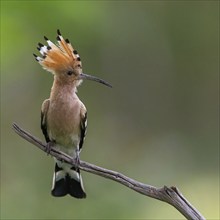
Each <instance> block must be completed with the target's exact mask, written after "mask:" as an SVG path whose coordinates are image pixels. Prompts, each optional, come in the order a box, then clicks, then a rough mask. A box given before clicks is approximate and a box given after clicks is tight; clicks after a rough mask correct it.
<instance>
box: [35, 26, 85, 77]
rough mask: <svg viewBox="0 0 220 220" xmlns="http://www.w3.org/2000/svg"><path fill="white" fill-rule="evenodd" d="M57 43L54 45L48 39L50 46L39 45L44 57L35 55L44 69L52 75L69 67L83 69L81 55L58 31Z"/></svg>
mask: <svg viewBox="0 0 220 220" xmlns="http://www.w3.org/2000/svg"><path fill="white" fill-rule="evenodd" d="M57 34H58V35H57V42H58V44H57V45H56V44H54V43H53V42H52V41H50V40H49V39H48V38H47V37H44V39H45V40H46V41H47V44H48V46H45V45H43V44H41V43H38V46H39V47H37V49H38V50H39V51H40V53H41V55H42V57H40V56H37V55H36V54H34V56H35V59H36V60H37V61H38V62H39V63H40V64H41V65H42V67H43V68H44V69H46V70H48V71H50V72H52V73H54V72H59V71H62V70H65V69H68V67H69V66H72V67H73V68H77V67H78V68H82V63H81V59H80V56H79V54H78V53H77V51H76V50H75V49H74V48H73V47H72V45H71V43H70V42H69V40H68V39H65V40H64V38H63V37H62V35H61V33H60V31H59V30H57Z"/></svg>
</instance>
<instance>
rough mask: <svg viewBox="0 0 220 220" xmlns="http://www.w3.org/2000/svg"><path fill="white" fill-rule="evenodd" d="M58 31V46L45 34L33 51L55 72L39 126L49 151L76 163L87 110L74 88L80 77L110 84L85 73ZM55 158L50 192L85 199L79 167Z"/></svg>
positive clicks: (85, 123)
mask: <svg viewBox="0 0 220 220" xmlns="http://www.w3.org/2000/svg"><path fill="white" fill-rule="evenodd" d="M57 34H58V36H57V41H58V44H57V45H56V44H54V43H52V42H51V41H50V40H49V39H48V38H47V37H44V39H45V40H46V41H47V44H48V46H45V45H43V44H41V43H39V44H38V46H39V47H37V49H38V50H39V51H40V53H41V55H42V57H40V56H37V55H35V54H34V56H35V59H36V60H37V61H38V62H39V63H40V65H41V66H42V67H43V68H44V69H46V70H47V71H49V72H51V73H52V74H53V75H54V81H53V86H52V88H51V93H50V98H49V99H46V100H45V101H44V102H43V104H42V108H41V129H42V132H43V134H44V136H45V139H46V142H47V146H48V151H49V150H50V149H51V146H53V147H55V148H56V149H58V150H61V151H63V152H64V153H66V154H68V155H70V156H71V157H72V158H73V159H74V160H76V162H78V163H79V153H80V151H81V149H82V146H83V142H84V138H85V134H86V128H87V111H86V107H85V105H84V104H83V103H82V102H81V101H80V99H79V98H78V96H77V94H76V92H77V87H78V86H79V85H80V84H81V82H82V80H83V79H88V80H93V81H96V82H99V83H102V84H104V85H106V86H109V87H111V85H110V84H109V83H107V82H105V81H104V80H101V79H99V78H97V77H94V76H91V75H87V74H84V73H83V72H82V63H81V59H80V56H79V54H78V53H77V51H76V50H75V49H74V48H73V47H72V45H71V44H70V42H69V40H68V39H66V40H64V38H63V37H62V35H61V33H60V31H59V30H57ZM54 159H55V172H54V175H53V184H52V189H51V194H52V195H53V196H56V197H60V196H65V195H67V194H69V195H71V196H73V197H76V198H85V197H86V193H85V190H84V187H83V182H82V178H81V175H80V170H79V168H78V167H77V166H76V167H75V166H72V165H70V164H67V163H64V162H62V161H60V160H57V159H56V158H54Z"/></svg>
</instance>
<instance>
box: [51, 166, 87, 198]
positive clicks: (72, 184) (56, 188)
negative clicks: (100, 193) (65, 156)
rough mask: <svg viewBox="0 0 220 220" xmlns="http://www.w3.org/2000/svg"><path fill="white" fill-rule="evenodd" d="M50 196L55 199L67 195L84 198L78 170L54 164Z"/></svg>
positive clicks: (84, 194)
mask: <svg viewBox="0 0 220 220" xmlns="http://www.w3.org/2000/svg"><path fill="white" fill-rule="evenodd" d="M61 164H62V165H61ZM51 194H52V195H53V196H55V197H61V196H65V195H67V194H69V195H71V196H73V197H75V198H79V199H81V198H86V193H85V191H84V187H83V182H82V178H81V175H80V170H79V169H78V168H75V167H70V166H69V164H66V163H58V162H56V165H55V171H54V176H53V186H52V190H51Z"/></svg>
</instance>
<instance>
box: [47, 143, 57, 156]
mask: <svg viewBox="0 0 220 220" xmlns="http://www.w3.org/2000/svg"><path fill="white" fill-rule="evenodd" d="M54 146H55V141H49V142H47V145H46V150H45V152H46V153H47V155H49V153H50V151H51V148H53V147H54Z"/></svg>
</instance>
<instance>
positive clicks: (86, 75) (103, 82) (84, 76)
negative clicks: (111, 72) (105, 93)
mask: <svg viewBox="0 0 220 220" xmlns="http://www.w3.org/2000/svg"><path fill="white" fill-rule="evenodd" d="M79 79H88V80H92V81H95V82H98V83H101V84H103V85H106V86H108V87H110V88H112V85H110V84H109V83H107V82H106V81H104V80H102V79H99V78H98V77H95V76H91V75H88V74H85V73H81V74H80V75H79Z"/></svg>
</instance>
